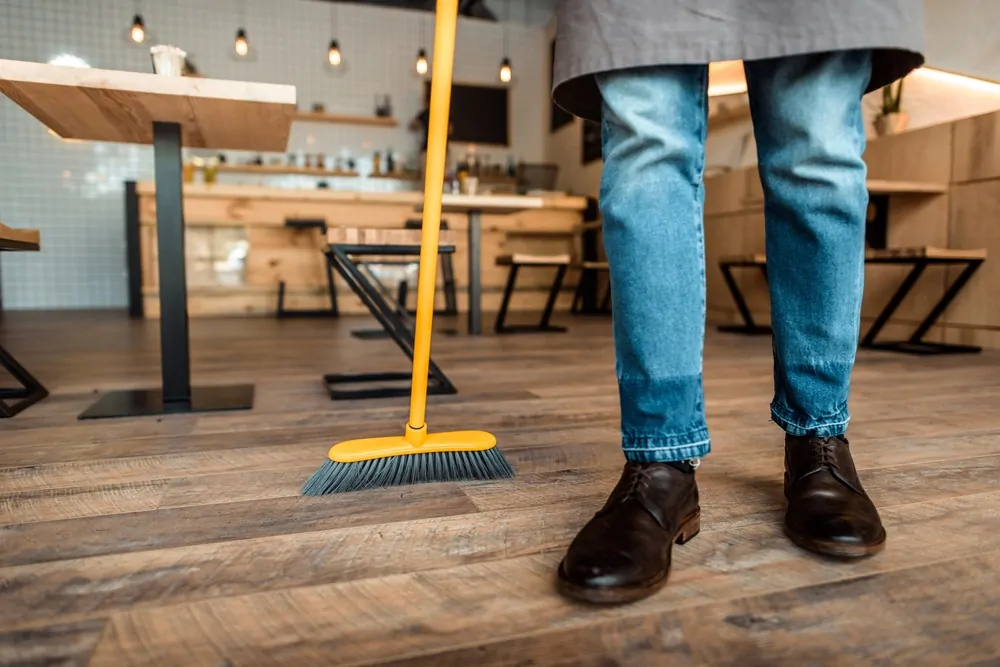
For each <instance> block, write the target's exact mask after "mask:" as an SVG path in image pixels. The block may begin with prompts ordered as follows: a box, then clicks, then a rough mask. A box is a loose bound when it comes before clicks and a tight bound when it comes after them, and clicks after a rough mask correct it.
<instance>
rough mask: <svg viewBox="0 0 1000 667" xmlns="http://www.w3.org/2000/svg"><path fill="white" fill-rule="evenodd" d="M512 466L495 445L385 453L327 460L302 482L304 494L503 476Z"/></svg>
mask: <svg viewBox="0 0 1000 667" xmlns="http://www.w3.org/2000/svg"><path fill="white" fill-rule="evenodd" d="M513 476H514V469H513V468H511V467H510V463H508V462H507V459H505V458H504V456H503V454H502V453H500V450H499V449H498V448H496V447H491V448H490V449H486V450H482V451H476V452H435V453H431V454H405V455H402V456H387V457H384V458H380V459H372V460H370V461H359V462H357V463H338V462H336V461H331V460H329V459H327V461H326V462H325V463H324V464H323V465H322V466H320V468H319V470H317V471H316V472H315V473H313V476H312V477H310V478H309V481H307V482H306V483H305V484H304V485H303V486H302V493H303V494H304V495H307V496H323V495H327V494H330V493H346V492H348V491H361V490H362V489H377V488H384V487H388V486H407V485H409V484H425V483H428V482H462V481H480V480H491V479H507V478H510V477H513Z"/></svg>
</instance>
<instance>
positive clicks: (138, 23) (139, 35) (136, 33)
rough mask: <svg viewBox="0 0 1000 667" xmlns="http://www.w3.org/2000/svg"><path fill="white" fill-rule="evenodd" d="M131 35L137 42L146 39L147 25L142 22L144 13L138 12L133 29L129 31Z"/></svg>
mask: <svg viewBox="0 0 1000 667" xmlns="http://www.w3.org/2000/svg"><path fill="white" fill-rule="evenodd" d="M129 37H130V38H131V39H132V41H133V42H135V43H136V44H142V43H143V42H144V41H146V25H145V24H144V23H143V22H142V14H136V15H135V17H134V18H133V19H132V30H131V32H129Z"/></svg>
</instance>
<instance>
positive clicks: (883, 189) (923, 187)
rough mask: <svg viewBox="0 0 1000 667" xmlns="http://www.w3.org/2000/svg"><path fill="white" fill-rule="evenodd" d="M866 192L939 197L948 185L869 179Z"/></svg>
mask: <svg viewBox="0 0 1000 667" xmlns="http://www.w3.org/2000/svg"><path fill="white" fill-rule="evenodd" d="M868 192H870V193H871V194H873V195H901V194H924V195H940V194H944V193H945V192H948V184H947V183H924V182H920V181H886V180H880V179H873V178H870V179H868Z"/></svg>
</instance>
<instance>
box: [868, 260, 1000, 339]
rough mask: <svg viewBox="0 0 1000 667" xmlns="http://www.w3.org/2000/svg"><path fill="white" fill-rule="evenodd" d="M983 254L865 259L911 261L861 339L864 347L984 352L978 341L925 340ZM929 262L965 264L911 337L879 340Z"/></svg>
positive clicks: (976, 266) (903, 262)
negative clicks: (938, 341) (901, 280)
mask: <svg viewBox="0 0 1000 667" xmlns="http://www.w3.org/2000/svg"><path fill="white" fill-rule="evenodd" d="M983 261H984V260H983V258H980V257H976V258H962V257H878V258H871V259H866V260H865V263H866V264H912V265H913V268H912V269H911V270H910V272H909V273H908V274H906V277H905V278H904V279H903V282H902V283H900V284H899V287H898V288H897V289H896V292H895V294H893V295H892V298H891V299H889V302H888V303H887V304H886V305H885V308H883V309H882V312H881V313H879V315H878V317H876V318H875V321H874V322H873V323H872V325H871V327H870V328H869V329H868V332H867V333H865V335H864V337H863V338H862V339H861V347H863V348H866V349H869V350H889V351H892V352H904V353H906V354H921V355H928V354H975V353H977V352H982V348H981V347H978V346H975V345H955V344H952V343H933V342H929V341H925V340H923V338H924V335H925V334H926V333H927V332H928V331H929V330H930V328H931V327H933V326H934V324H935V323H936V322H937V320H938V318H940V317H941V315H942V314H943V313H944V311H945V309H946V308H948V306H949V305H951V302H952V301H954V300H955V297H956V296H958V293H959V292H961V291H962V288H963V287H965V284H966V283H968V282H969V279H970V278H972V275H973V274H974V273H975V272H976V271H977V270H978V269H979V267H980V266H982V264H983ZM928 266H964V267H965V268H964V269H963V270H962V272H961V273H959V274H958V277H957V278H955V280H954V281H953V282H952V283H951V285H950V286H949V287H948V289H946V290H945V292H944V294H942V295H941V298H940V299H938V302H937V303H936V304H935V305H934V307H933V308H931V311H930V312H929V313H928V314H927V316H926V317H925V318H924V319H923V321H922V322H921V323H920V324H918V325H917V328H916V329H914V330H913V333H912V334H910V337H909V338H908V339H907V340H904V341H885V342H880V341H876V338H877V337H878V335H879V333H880V332H881V331H882V328H883V327H884V326H885V325H886V324H887V323H888V322H889V318H891V317H892V315H893V313H895V312H896V309H898V308H899V306H900V304H902V303H903V300H904V299H905V298H906V297H907V295H908V294H909V293H910V291H911V290H912V289H913V286H914V285H915V284H916V283H917V280H918V279H919V278H920V276H921V274H923V272H924V269H926V268H927V267H928Z"/></svg>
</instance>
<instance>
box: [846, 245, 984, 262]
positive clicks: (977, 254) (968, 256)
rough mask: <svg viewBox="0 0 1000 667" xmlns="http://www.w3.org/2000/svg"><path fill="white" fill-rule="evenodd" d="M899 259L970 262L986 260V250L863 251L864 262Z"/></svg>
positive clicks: (918, 247) (920, 249)
mask: <svg viewBox="0 0 1000 667" xmlns="http://www.w3.org/2000/svg"><path fill="white" fill-rule="evenodd" d="M901 259H914V260H916V259H946V260H955V261H959V262H962V261H965V262H971V261H974V260H978V259H986V248H975V249H971V250H962V249H953V248H935V247H934V246H917V247H912V248H883V249H879V250H874V249H871V248H869V249H868V250H865V261H869V262H870V261H876V262H877V261H880V260H901Z"/></svg>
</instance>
